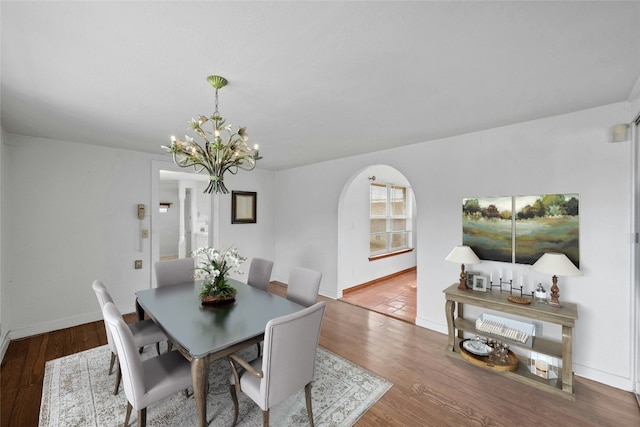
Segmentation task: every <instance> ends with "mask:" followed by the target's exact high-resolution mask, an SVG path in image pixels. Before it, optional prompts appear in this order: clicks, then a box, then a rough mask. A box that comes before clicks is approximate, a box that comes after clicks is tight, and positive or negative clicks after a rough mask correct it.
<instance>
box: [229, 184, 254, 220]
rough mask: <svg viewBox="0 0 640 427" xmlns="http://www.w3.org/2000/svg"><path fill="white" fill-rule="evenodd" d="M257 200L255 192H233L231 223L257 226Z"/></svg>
mask: <svg viewBox="0 0 640 427" xmlns="http://www.w3.org/2000/svg"><path fill="white" fill-rule="evenodd" d="M257 198H258V195H257V193H256V192H255V191H232V192H231V223H232V224H255V222H256V199H257Z"/></svg>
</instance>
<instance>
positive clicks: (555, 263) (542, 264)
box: [531, 252, 582, 307]
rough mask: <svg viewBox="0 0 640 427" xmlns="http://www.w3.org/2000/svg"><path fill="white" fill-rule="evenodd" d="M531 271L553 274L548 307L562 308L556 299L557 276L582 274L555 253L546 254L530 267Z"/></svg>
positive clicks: (557, 293)
mask: <svg viewBox="0 0 640 427" xmlns="http://www.w3.org/2000/svg"><path fill="white" fill-rule="evenodd" d="M531 269H532V270H533V271H538V272H540V273H548V274H553V278H552V285H551V300H550V301H549V305H552V306H554V307H562V305H561V304H560V300H559V299H558V297H559V295H560V293H559V291H560V288H559V287H558V276H580V275H582V272H581V271H580V270H578V268H577V267H576V266H575V265H573V263H572V262H571V260H570V259H569V258H567V256H566V255H565V254H562V253H557V252H547V253H545V254H544V255H542V256H541V257H540V259H538V261H536V262H535V264H533V265H532V266H531Z"/></svg>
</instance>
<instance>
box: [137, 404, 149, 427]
mask: <svg viewBox="0 0 640 427" xmlns="http://www.w3.org/2000/svg"><path fill="white" fill-rule="evenodd" d="M146 426H147V408H142V409H140V410H139V411H138V427H146Z"/></svg>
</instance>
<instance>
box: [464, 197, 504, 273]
mask: <svg viewBox="0 0 640 427" xmlns="http://www.w3.org/2000/svg"><path fill="white" fill-rule="evenodd" d="M512 212H513V198H512V197H510V196H509V197H477V198H468V199H462V244H463V245H466V246H469V247H471V249H473V251H474V252H475V253H476V255H478V258H480V259H483V260H488V261H503V262H512V259H513V258H512V253H513V246H512V240H513V239H512V237H513V222H512Z"/></svg>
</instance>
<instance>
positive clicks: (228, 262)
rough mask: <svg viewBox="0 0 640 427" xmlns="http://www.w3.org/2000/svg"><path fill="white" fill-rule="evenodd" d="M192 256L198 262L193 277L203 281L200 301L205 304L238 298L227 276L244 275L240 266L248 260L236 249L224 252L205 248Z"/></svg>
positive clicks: (232, 248) (194, 252)
mask: <svg viewBox="0 0 640 427" xmlns="http://www.w3.org/2000/svg"><path fill="white" fill-rule="evenodd" d="M192 255H193V256H194V257H195V258H196V259H197V260H198V264H197V266H196V273H195V274H194V276H193V277H194V279H197V280H202V288H201V289H200V300H201V301H202V302H203V303H220V302H225V301H232V300H233V299H234V298H235V297H236V289H235V288H234V287H233V286H231V285H230V284H229V281H228V280H227V274H228V273H229V272H230V271H233V272H235V273H239V274H242V271H241V270H240V264H242V263H243V262H244V261H245V260H246V258H245V257H243V256H241V255H240V254H238V250H237V249H236V248H234V247H229V248H227V249H225V250H222V251H220V250H218V249H214V248H210V247H203V248H198V249H197V250H195V251H193V253H192Z"/></svg>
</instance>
